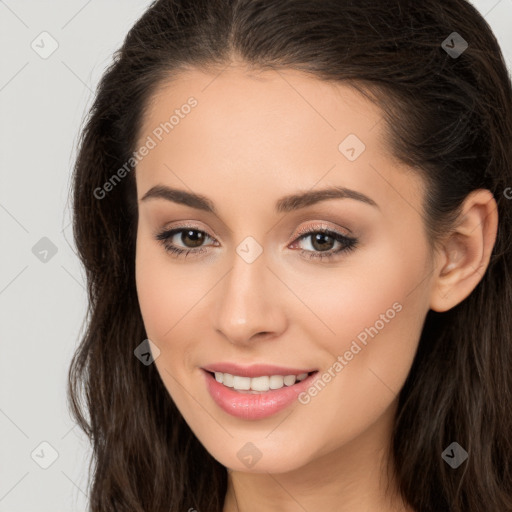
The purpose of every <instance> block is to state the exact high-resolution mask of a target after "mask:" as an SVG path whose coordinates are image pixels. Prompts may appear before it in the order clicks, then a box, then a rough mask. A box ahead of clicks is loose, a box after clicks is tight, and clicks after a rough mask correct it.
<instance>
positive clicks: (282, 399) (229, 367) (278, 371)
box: [202, 363, 318, 420]
mask: <svg viewBox="0 0 512 512" xmlns="http://www.w3.org/2000/svg"><path fill="white" fill-rule="evenodd" d="M209 372H222V373H230V374H231V375H239V376H240V377H259V376H262V375H268V376H270V375H283V376H286V375H300V374H301V373H310V372H315V373H313V374H312V375H308V377H306V378H305V379H304V380H302V381H300V382H296V383H295V384H294V385H293V386H284V387H282V388H281V389H271V390H269V391H264V392H261V393H245V392H244V391H235V390H234V389H233V388H229V387H227V386H224V385H223V384H221V383H220V382H217V381H216V380H215V377H214V376H213V375H212V374H211V373H209ZM202 373H203V375H204V378H205V381H206V387H207V389H208V391H209V393H210V395H211V397H212V398H213V400H214V401H215V403H216V404H217V405H218V406H219V407H220V408H221V409H222V410H223V411H225V412H227V413H228V414H230V415H232V416H235V417H237V418H241V419H244V420H258V419H263V418H266V417H268V416H271V415H273V414H276V413H278V412H279V411H281V410H283V409H285V408H286V407H288V406H289V405H291V404H292V403H293V402H294V401H296V400H297V397H298V395H299V394H300V393H302V392H303V391H305V390H306V389H307V388H308V387H309V386H310V385H311V384H312V382H313V380H314V379H315V378H316V375H317V373H318V372H317V371H316V370H314V369H304V368H302V369H301V368H285V367H280V366H273V365H262V364H260V365H252V366H245V367H242V366H238V365H236V364H233V363H218V364H212V365H208V366H206V367H203V368H202Z"/></svg>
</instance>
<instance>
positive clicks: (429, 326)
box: [68, 0, 512, 512]
mask: <svg viewBox="0 0 512 512" xmlns="http://www.w3.org/2000/svg"><path fill="white" fill-rule="evenodd" d="M453 32H457V33H458V34H460V36H462V37H463V38H464V39H465V40H466V41H467V42H468V47H467V49H466V50H465V51H464V52H463V53H462V54H460V55H459V56H452V55H449V54H448V53H447V50H445V48H444V47H443V46H442V43H443V41H444V40H445V39H446V38H447V37H448V36H449V35H450V34H452V33H453ZM234 60H236V61H237V62H245V63H246V64H247V66H248V68H249V67H252V68H253V69H259V70H265V69H276V70H278V69H295V70H300V71H303V72H304V73H308V74H309V75H311V76H312V77H315V78H317V79H320V80H332V81H337V82H343V83H345V84H347V85H350V86H353V87H355V88H356V89H357V90H359V91H360V92H361V93H363V94H365V95H366V96H367V97H368V98H371V99H372V101H375V102H377V104H378V105H379V106H380V107H381V108H382V112H383V116H384V119H385V128H386V134H387V136H388V137H389V142H390V151H392V154H393V156H394V157H395V158H397V159H398V160H400V161H403V162H405V163H407V164H408V165H410V166H411V167H413V168H414V169H416V172H418V173H420V174H421V175H422V176H423V177H424V178H425V183H426V184H427V189H426V196H425V203H424V205H423V206H424V209H423V215H424V223H425V227H426V232H427V233H428V237H429V240H430V241H431V242H432V244H433V245H434V244H435V243H436V241H438V240H439V238H440V236H441V235H442V234H443V233H446V230H447V229H449V228H450V226H452V225H453V222H454V221H455V219H456V218H457V216H458V215H459V212H460V206H461V204H462V202H463V201H464V199H465V198H466V197H467V195H468V194H469V193H470V192H471V191H473V190H475V189H478V188H485V189H489V190H490V191H491V192H492V193H493V194H494V197H495V199H496V201H497V204H498V214H499V227H498V235H497V240H496V243H495V246H494V249H493V253H492V256H491V260H490V263H489V266H488V268H487V270H486V272H485V274H484V275H483V277H482V279H481V281H480V282H479V284H478V285H477V287H476V288H475V289H474V290H473V292H472V293H471V294H470V296H469V297H467V298H466V299H465V300H463V301H462V302H461V303H460V304H458V305H457V306H456V307H454V308H452V309H451V310H449V311H447V312H445V313H436V312H434V311H432V310H431V311H429V312H428V314H427V315H426V318H425V323H424V329H423V332H422V336H421V339H420V343H419V348H418V352H417V354H416V357H415V360H414V362H413V365H412V368H411V371H410V374H409V376H408V378H407V380H406V382H405V385H404V387H403V389H402V390H401V392H400V395H399V407H398V412H397V417H396V422H395V429H394V432H393V440H392V461H393V467H394V471H395V472H396V477H397V480H398V484H399V488H400V492H401V494H402V496H403V498H404V500H406V502H407V503H409V504H410V505H411V506H412V507H413V508H414V509H415V510H417V511H419V512H440V511H451V512H484V511H485V512H489V511H493V512H495V511H496V512H498V511H499V512H504V511H512V413H511V411H512V335H511V333H512V276H511V262H512V251H511V249H512V247H511V243H512V237H511V225H512V210H511V201H510V200H509V199H508V197H510V196H511V195H512V194H510V191H512V189H510V188H508V187H511V186H512V90H511V84H510V77H509V75H508V72H507V68H506V65H505V62H504V59H503V56H502V53H501V51H500V48H499V46H498V43H497V41H496V39H495V37H494V35H493V33H492V31H491V29H490V27H489V25H488V24H487V23H486V21H485V20H484V19H483V17H482V16H481V15H480V14H479V13H478V11H477V10H476V9H475V8H474V7H473V6H472V5H471V4H470V3H468V2H467V1H465V0H442V1H438V0H422V1H417V2H409V1H405V0H386V1H384V0H382V1H380V0H378V1H376V0H358V1H357V2H355V1H351V0H158V1H155V2H153V3H152V4H151V5H150V6H149V8H148V9H147V11H146V12H145V13H144V15H143V16H142V17H141V18H140V19H139V20H138V21H137V22H136V24H135V25H134V27H133V28H132V29H131V30H130V32H129V33H128V35H127V37H126V39H125V41H124V44H123V46H122V48H121V49H120V50H118V51H117V52H116V53H115V55H114V59H113V63H112V64H111V65H110V66H109V68H108V69H107V70H106V72H105V73H104V75H103V77H102V78H101V81H100V83H99V86H98V89H97V92H96V97H95V101H94V105H93V107H92V108H91V111H90V113H89V116H88V118H87V120H86V124H85V126H84V127H83V130H82V133H81V138H80V141H79V146H80V147H79V153H78V158H77V161H76V165H75V169H74V176H73V178H74V180H73V209H74V224H73V227H74V237H75V243H76V247H77V250H78V254H79V257H80V259H81V261H82V262H83V265H84V267H85V270H86V277H87V285H88V294H89V310H88V314H87V319H86V320H87V321H86V328H85V332H84V333H83V336H82V337H81V344H80V346H79V348H78V349H77V351H76V353H75V355H74V358H73V361H72V363H71V366H70V372H69V390H68V392H69V397H70V406H71V409H72V413H73V414H74V416H75V418H76V420H77V421H78V423H79V425H80V427H81V428H82V429H83V430H84V431H85V432H86V434H87V435H88V436H89V438H90V440H91V442H92V445H93V458H92V459H91V466H90V467H89V471H90V477H91V480H92V486H91V489H90V507H91V511H93V512H114V511H116V512H124V511H126V512H158V511H171V512H177V511H184V510H188V509H189V508H195V509H196V510H198V511H199V512H220V511H221V510H222V506H223V501H224V496H225V492H226V485H227V474H226V468H225V467H224V466H222V465H221V464H220V463H219V462H218V461H216V460H215V459H213V457H212V456H211V455H210V454H209V453H208V452H207V451H206V450H205V448H204V447H203V446H202V445H201V443H200V442H199V441H198V440H197V438H196V437H195V436H194V434H193V433H192V432H191V430H190V428H189V427H188V425H187V424H186V423H185V421H184V419H183V417H182V416H181V414H180V413H179V411H178V410H177V408H176V406H175V405H174V403H173V400H172V399H171V397H170V396H169V393H168V392H167V390H166V388H165V387H164V385H163V383H162V381H161V379H160V376H159V374H158V372H157V369H156V367H155V365H154V364H153V365H149V366H145V365H143V364H141V362H140V361H139V360H138V359H137V358H136V357H135V356H134V349H135V347H137V346H138V345H139V344H140V343H141V342H142V341H143V340H144V339H146V333H145V330H144V325H143V321H142V317H141V313H140V309H139V305H138V300H137V293H136V287H135V272H134V269H135V239H136V226H137V203H136V188H135V177H134V172H128V173H127V176H126V177H125V178H124V179H122V180H120V182H119V183H118V184H116V186H115V187H113V189H112V190H111V191H110V192H109V194H108V196H107V197H104V198H102V199H98V197H97V194H94V191H95V190H98V189H99V188H101V187H103V185H104V184H105V183H106V182H107V181H108V180H109V179H110V178H111V176H112V175H113V174H114V173H115V172H116V170H117V169H119V168H121V167H123V165H125V163H126V162H128V161H129V160H130V157H131V156H132V154H133V152H134V151H135V149H136V148H135V145H136V142H137V140H138V139H137V138H138V134H139V130H140V127H141V123H142V119H143V116H144V112H145V109H147V105H148V102H149V101H150V99H151V96H152V94H153V93H154V92H155V91H156V89H157V87H158V86H159V85H161V84H163V83H164V82H165V81H167V80H172V79H175V78H177V77H178V73H179V72H180V70H181V69H185V68H187V67H188V68H190V67H196V68H201V69H207V70H216V72H220V71H221V70H222V69H223V68H224V67H226V66H228V65H229V64H230V63H232V62H233V61H234ZM199 108H200V107H199ZM134 167H135V166H131V167H130V170H131V169H134ZM507 190H508V191H509V193H507ZM433 245H432V246H433ZM87 412H88V417H87ZM454 441H456V442H457V443H459V444H460V445H461V446H462V447H463V448H464V449H465V450H466V451H467V452H468V453H469V458H468V459H467V460H466V461H465V462H464V463H463V464H462V465H461V466H460V467H458V468H457V469H453V468H451V467H450V466H449V465H448V464H447V463H446V462H445V461H444V460H443V458H442V457H441V453H442V452H443V450H444V449H445V448H446V447H447V446H449V445H450V444H451V443H452V442H454ZM93 462H94V466H92V463H93Z"/></svg>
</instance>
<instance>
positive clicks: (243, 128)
mask: <svg viewBox="0 0 512 512" xmlns="http://www.w3.org/2000/svg"><path fill="white" fill-rule="evenodd" d="M190 98H193V99H194V101H195V106H194V107H192V108H189V107H187V108H184V106H186V105H188V104H190V101H189V100H190ZM173 115H174V119H173V122H172V123H169V120H170V118H171V116H173ZM166 123H167V124H166ZM162 127H167V130H165V129H163V128H162ZM155 133H156V134H158V136H156V135H155ZM148 137H150V138H152V139H153V140H154V142H155V146H154V148H153V149H151V151H150V152H149V154H148V155H147V156H145V157H144V158H143V160H142V161H140V162H139V163H138V165H137V173H136V175H137V183H138V189H139V197H140V196H141V195H143V194H144V192H145V191H146V190H147V189H148V188H149V187H150V186H153V185H155V184H157V183H164V184H165V183H167V184H174V185H180V186H181V187H182V188H183V187H184V185H185V188H190V189H193V190H194V191H195V192H200V193H203V194H205V195H210V194H209V193H208V191H213V190H219V189H220V188H223V189H225V190H224V191H225V193H231V199H233V194H234V193H238V194H241V195H244V194H249V193H250V194H252V195H254V194H256V195H258V194H265V195H268V194H269V190H270V189H272V190H276V196H280V195H282V193H286V192H293V191H296V190H297V189H303V190H304V189H311V188H313V187H314V186H315V184H319V185H341V186H345V187H349V188H354V189H356V190H361V191H362V192H364V193H368V195H371V194H372V193H373V194H374V195H375V196H376V198H377V197H379V196H380V197H381V199H384V197H383V194H385V193H389V192H390V191H389V190H387V189H389V187H390V186H391V188H393V187H394V186H396V187H401V186H403V184H402V185H400V184H399V183H398V182H397V183H394V182H395V181H397V180H398V181H400V180H402V181H403V179H404V176H403V173H398V172H397V171H396V169H397V167H399V166H400V164H399V163H398V162H396V161H394V159H393V158H392V156H391V155H390V154H389V151H388V144H387V142H386V133H385V123H384V122H383V118H382V112H381V111H380V109H379V108H378V107H377V106H376V105H375V104H374V103H372V102H370V101H369V100H368V99H367V98H365V97H363V96H362V95H361V94H360V93H358V92H357V91H355V90H354V89H353V88H351V87H349V86H348V85H345V84H342V83H334V82H325V81H321V80H319V79H316V78H314V77H311V76H309V75H305V74H303V73H301V72H297V71H293V70H279V71H273V70H266V71H261V72H257V71H249V70H248V69H247V68H245V67H241V66H232V67H228V68H227V69H224V70H217V71H216V72H204V71H200V70H197V69H189V70H187V71H186V72H183V73H180V74H178V75H177V76H176V77H175V78H174V79H173V80H172V81H169V82H166V83H164V84H163V85H162V86H161V87H159V88H158V90H157V92H156V93H155V94H154V95H153V96H152V98H151V101H150V102H149V104H148V108H147V110H146V114H145V116H144V119H143V123H142V128H141V131H140V134H139V144H143V143H144V141H146V140H147V138H148ZM160 139H161V140H160ZM352 148H353V149H354V151H352ZM354 153H355V154H356V159H353V156H354ZM357 155H359V156H357ZM180 181H181V183H180ZM320 182H321V183H320ZM386 183H387V185H386ZM219 185H221V186H222V187H219ZM416 185H417V184H416ZM386 190H387V192H386ZM395 193H396V192H395ZM261 197H263V196H261ZM222 199H225V198H224V197H222ZM376 200H377V199H376Z"/></svg>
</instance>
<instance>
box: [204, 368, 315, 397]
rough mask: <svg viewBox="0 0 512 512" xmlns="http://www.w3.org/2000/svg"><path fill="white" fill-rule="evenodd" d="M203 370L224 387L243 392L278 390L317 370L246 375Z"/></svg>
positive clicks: (253, 392) (303, 378) (300, 380)
mask: <svg viewBox="0 0 512 512" xmlns="http://www.w3.org/2000/svg"><path fill="white" fill-rule="evenodd" d="M204 371H205V372H206V373H208V374H209V375H211V376H212V378H214V379H215V380H216V381H217V382H218V383H219V384H222V385H223V386H224V387H227V388H231V389H232V390H233V391H236V392H238V393H244V394H261V393H268V392H271V391H275V390H279V389H282V388H284V387H287V388H289V387H292V386H295V385H296V384H297V383H299V382H302V381H303V380H305V379H307V378H308V377H310V376H311V375H313V374H315V373H318V370H313V371H310V372H302V373H299V374H289V375H260V376H256V377H246V376H242V375H233V374H231V373H227V372H212V371H208V370H204Z"/></svg>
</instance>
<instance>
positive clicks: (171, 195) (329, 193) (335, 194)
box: [141, 185, 379, 215]
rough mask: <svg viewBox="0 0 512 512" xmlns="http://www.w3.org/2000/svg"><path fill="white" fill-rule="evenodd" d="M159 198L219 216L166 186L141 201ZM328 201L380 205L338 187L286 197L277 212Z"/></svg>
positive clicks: (206, 202)
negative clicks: (352, 200)
mask: <svg viewBox="0 0 512 512" xmlns="http://www.w3.org/2000/svg"><path fill="white" fill-rule="evenodd" d="M157 198H158V199H165V200H167V201H172V202H173V203H178V204H183V205H186V206H190V207H191V208H196V209H198V210H204V211H205V212H209V213H213V214H215V215H218V212H217V210H216V208H215V205H214V204H213V202H212V201H210V199H208V198H207V197H205V196H203V195H201V194H195V193H193V192H187V191H185V190H179V189H176V188H171V187H167V186H165V185H155V186H154V187H152V188H150V189H149V190H148V191H147V192H146V193H145V194H144V196H143V197H142V198H141V201H147V200H148V199H157ZM327 199H355V200H356V201H361V202H363V203H366V204H369V205H371V206H374V207H376V208H379V205H378V204H377V203H376V202H375V201H374V200H373V199H371V198H370V197H368V196H366V195H364V194H362V193H361V192H357V191H356V190H351V189H349V188H345V187H337V186H336V187H330V188H325V189H322V190H308V191H306V192H299V193H297V194H291V195H288V196H284V197H282V198H280V199H279V200H277V201H276V205H275V211H276V212H277V213H287V212H291V211H294V210H299V209H301V208H305V207H307V206H311V205H313V204H316V203H319V202H320V201H325V200H327Z"/></svg>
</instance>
